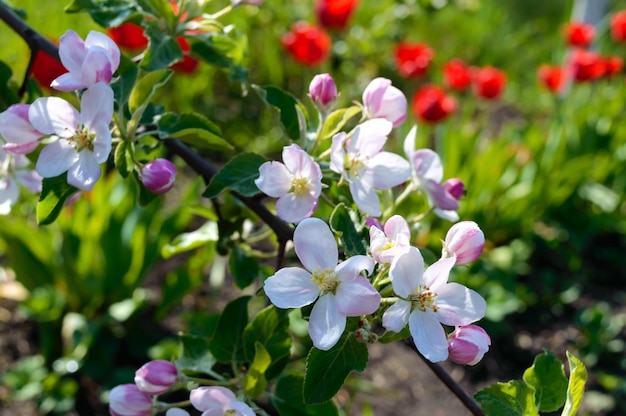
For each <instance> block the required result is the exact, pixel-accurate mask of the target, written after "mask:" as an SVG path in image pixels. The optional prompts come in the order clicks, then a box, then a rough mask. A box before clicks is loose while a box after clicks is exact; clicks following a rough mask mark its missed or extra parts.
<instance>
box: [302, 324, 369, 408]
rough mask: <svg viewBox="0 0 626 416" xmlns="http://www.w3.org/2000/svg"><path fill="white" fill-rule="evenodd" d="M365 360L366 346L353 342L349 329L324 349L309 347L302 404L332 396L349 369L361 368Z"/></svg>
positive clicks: (365, 362) (320, 401) (318, 401)
mask: <svg viewBox="0 0 626 416" xmlns="http://www.w3.org/2000/svg"><path fill="white" fill-rule="evenodd" d="M367 359H368V355H367V345H365V344H364V343H362V342H359V341H357V340H356V338H355V337H354V334H353V333H352V332H346V333H344V334H343V336H342V337H341V338H340V339H339V341H338V342H337V345H335V346H334V347H332V348H331V349H330V350H328V351H321V350H318V349H317V348H311V351H310V352H309V355H308V357H307V360H306V371H305V375H304V403H306V404H319V403H324V402H327V401H328V400H330V399H332V398H333V396H334V395H335V394H336V393H337V392H338V391H339V389H340V388H341V386H343V383H344V381H345V380H346V377H348V374H350V372H351V371H352V370H357V371H363V370H365V367H366V366H367Z"/></svg>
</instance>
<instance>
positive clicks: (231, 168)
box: [202, 153, 267, 198]
mask: <svg viewBox="0 0 626 416" xmlns="http://www.w3.org/2000/svg"><path fill="white" fill-rule="evenodd" d="M266 161H267V160H266V159H265V158H264V157H263V156H260V155H257V154H255V153H241V154H238V155H237V156H235V157H234V158H232V159H231V160H230V161H229V162H228V163H227V164H226V165H225V166H224V167H223V168H222V169H221V170H220V171H219V172H218V173H217V174H216V175H215V176H214V177H213V179H211V182H210V183H209V186H208V187H207V188H206V190H205V191H204V193H203V194H202V195H203V196H205V197H207V198H215V197H216V196H218V195H219V194H221V193H222V192H224V191H225V190H226V189H231V190H233V191H235V192H238V193H240V194H241V195H243V196H253V195H256V194H257V193H259V188H257V186H256V185H255V183H254V180H255V179H256V178H258V177H259V167H260V166H261V165H262V164H263V163H265V162H266Z"/></svg>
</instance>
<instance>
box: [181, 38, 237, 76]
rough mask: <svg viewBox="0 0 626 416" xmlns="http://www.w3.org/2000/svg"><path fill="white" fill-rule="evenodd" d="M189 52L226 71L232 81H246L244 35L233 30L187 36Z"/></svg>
mask: <svg viewBox="0 0 626 416" xmlns="http://www.w3.org/2000/svg"><path fill="white" fill-rule="evenodd" d="M189 40H190V42H189V43H190V45H191V54H192V55H193V56H194V57H197V58H198V59H202V60H203V61H205V62H208V63H210V64H211V65H215V66H218V67H220V68H223V69H225V70H227V71H228V77H229V78H230V79H231V80H233V81H238V82H246V81H247V80H248V70H247V69H246V67H245V60H246V56H247V55H248V42H247V38H246V36H244V35H241V34H237V33H235V32H234V31H233V30H231V31H229V33H219V32H213V33H202V34H196V35H192V36H189Z"/></svg>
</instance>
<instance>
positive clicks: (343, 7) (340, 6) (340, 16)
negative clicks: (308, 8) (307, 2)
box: [315, 0, 358, 30]
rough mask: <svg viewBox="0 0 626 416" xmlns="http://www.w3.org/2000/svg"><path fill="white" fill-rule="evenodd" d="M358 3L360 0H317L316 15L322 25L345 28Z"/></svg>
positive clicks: (328, 27)
mask: <svg viewBox="0 0 626 416" xmlns="http://www.w3.org/2000/svg"><path fill="white" fill-rule="evenodd" d="M357 4H358V0H316V1H315V16H317V21H318V23H319V24H320V25H321V26H322V27H325V28H326V29H334V30H343V29H345V28H346V26H348V21H349V20H350V16H352V13H354V10H355V9H356V6H357Z"/></svg>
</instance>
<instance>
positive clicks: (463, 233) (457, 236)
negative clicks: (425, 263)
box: [442, 221, 485, 264]
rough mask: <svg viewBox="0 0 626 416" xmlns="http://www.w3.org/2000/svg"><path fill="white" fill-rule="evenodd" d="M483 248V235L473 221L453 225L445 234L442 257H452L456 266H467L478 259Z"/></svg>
mask: <svg viewBox="0 0 626 416" xmlns="http://www.w3.org/2000/svg"><path fill="white" fill-rule="evenodd" d="M484 247H485V235H484V234H483V232H482V230H481V229H480V228H479V227H478V225H477V224H476V223H475V222H473V221H461V222H458V223H456V224H454V225H453V226H452V227H450V229H449V230H448V232H447V233H446V239H445V241H444V242H443V251H442V257H454V258H455V260H456V264H467V263H471V262H473V261H474V260H476V259H478V257H480V255H481V253H482V252H483V248H484Z"/></svg>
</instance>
